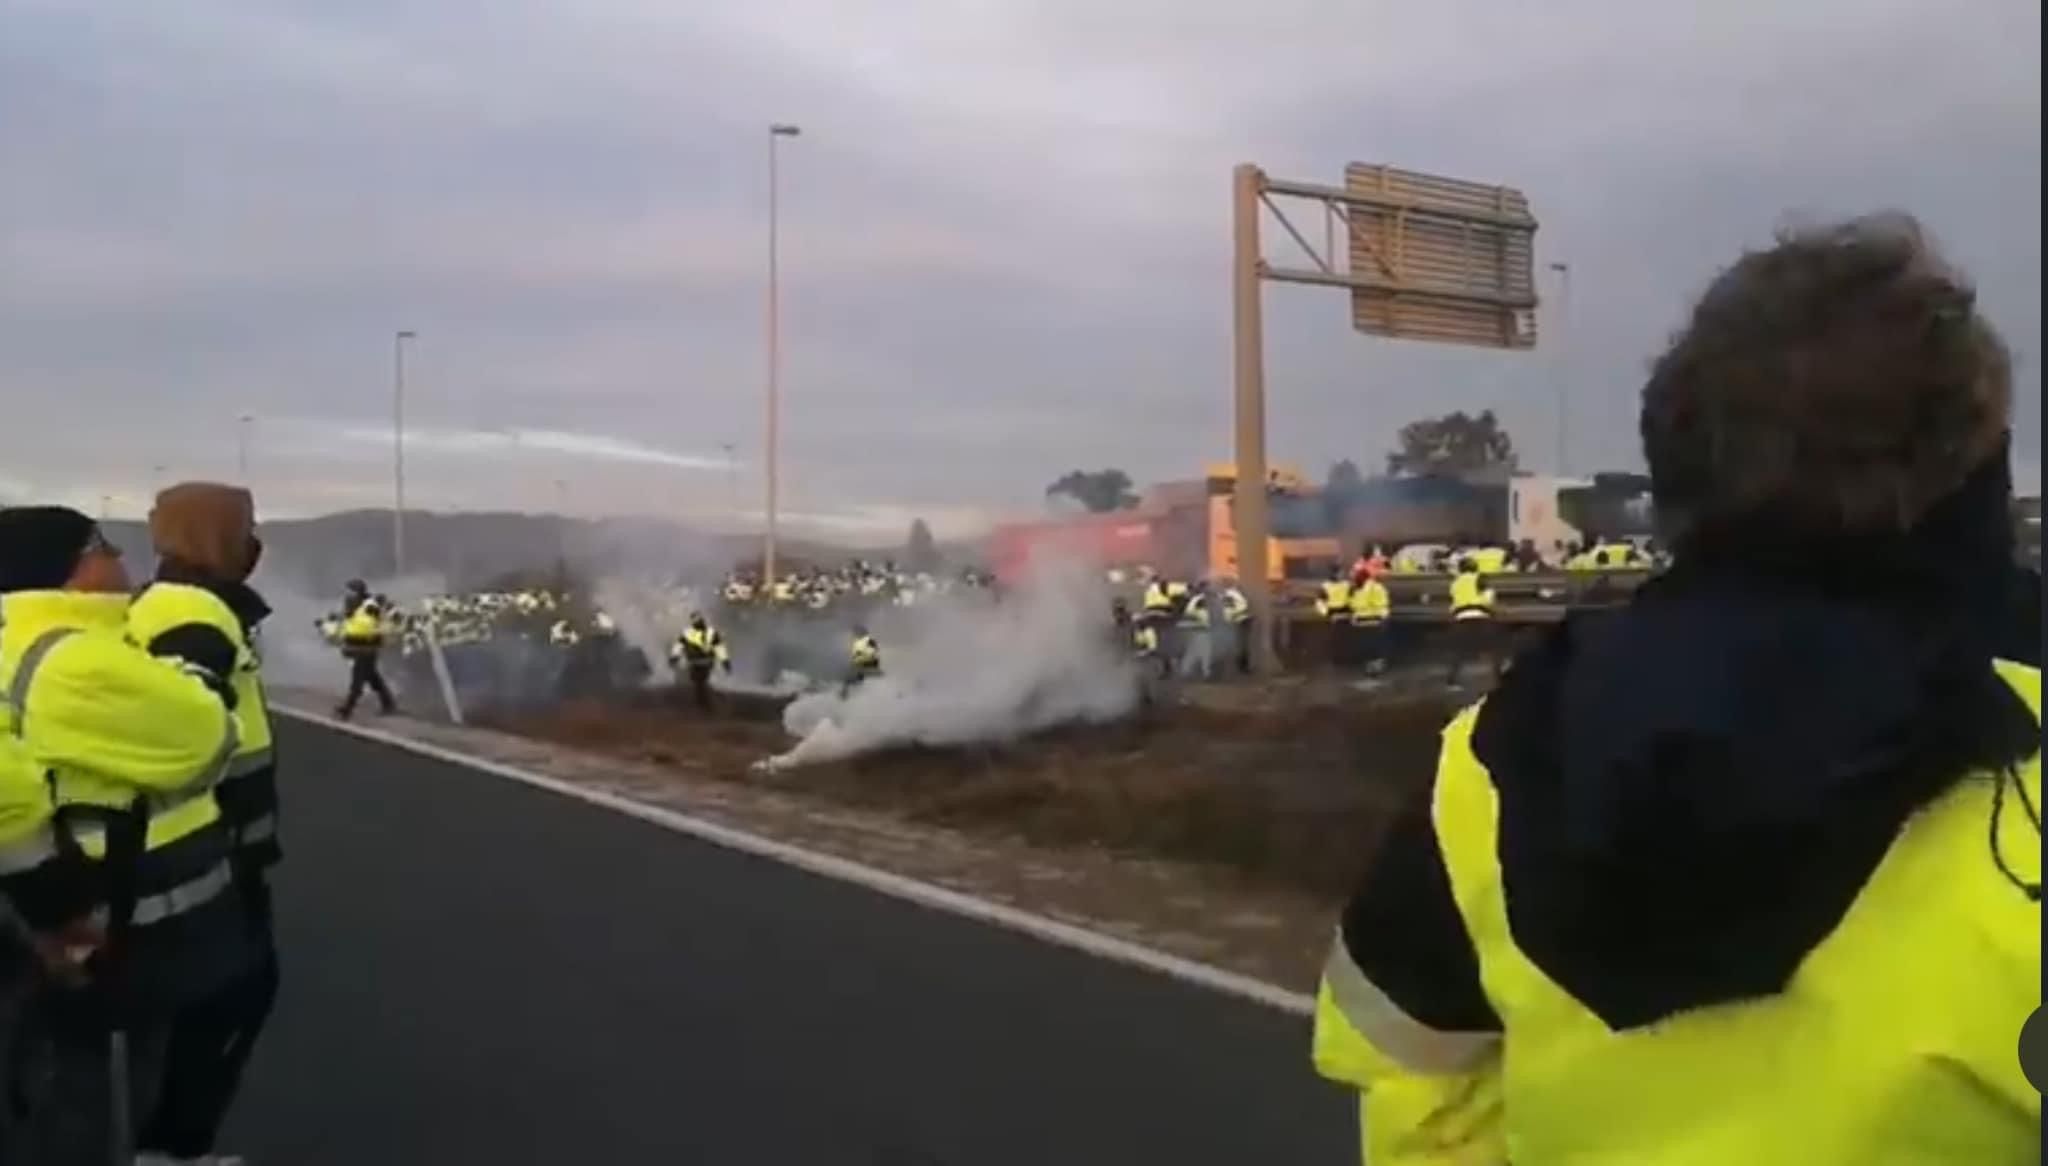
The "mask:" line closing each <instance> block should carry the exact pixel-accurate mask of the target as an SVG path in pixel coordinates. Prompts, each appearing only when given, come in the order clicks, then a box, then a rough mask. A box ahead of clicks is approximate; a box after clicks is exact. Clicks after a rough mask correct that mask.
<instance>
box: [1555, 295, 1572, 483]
mask: <svg viewBox="0 0 2048 1166" xmlns="http://www.w3.org/2000/svg"><path fill="white" fill-rule="evenodd" d="M1550 270H1551V271H1553V272H1555V273H1556V274H1557V349H1558V353H1557V476H1558V477H1560V478H1563V477H1569V476H1570V475H1571V472H1572V470H1571V464H1572V463H1571V440H1572V438H1571V433H1572V420H1571V400H1572V359H1571V353H1572V265H1571V264H1569V263H1553V264H1551V265H1550Z"/></svg>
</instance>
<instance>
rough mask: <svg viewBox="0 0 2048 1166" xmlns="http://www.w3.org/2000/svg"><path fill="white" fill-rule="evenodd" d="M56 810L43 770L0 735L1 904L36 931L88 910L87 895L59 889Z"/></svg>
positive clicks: (18, 744) (16, 744)
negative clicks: (54, 818) (54, 819)
mask: <svg viewBox="0 0 2048 1166" xmlns="http://www.w3.org/2000/svg"><path fill="white" fill-rule="evenodd" d="M55 809H56V807H55V806H53V805H52V804H51V802H50V787H49V785H48V783H46V782H45V781H44V780H43V770H42V767H41V766H39V765H37V764H36V762H35V758H33V757H31V756H29V752H28V749H27V748H26V747H25V746H24V745H22V743H21V742H19V741H16V740H15V739H14V738H13V737H11V736H0V904H4V906H6V907H11V908H12V909H13V911H14V913H15V914H17V915H19V916H20V917H21V918H22V920H23V921H24V922H26V923H27V924H28V925H29V926H30V927H32V928H36V929H39V930H47V929H49V928H53V927H56V926H58V925H59V924H62V923H65V922H67V921H69V920H70V919H74V918H76V917H78V916H80V915H83V914H85V913H86V911H88V910H90V909H91V907H92V901H91V896H90V895H89V894H77V895H73V894H67V893H66V888H63V887H61V886H60V885H58V883H59V881H60V880H61V875H60V874H59V872H58V867H59V866H60V865H61V864H62V862H63V860H62V859H60V858H59V857H58V852H57V835H56V831H55V829H54V828H53V824H52V821H51V819H52V816H53V814H54V813H55ZM74 889H75V888H74Z"/></svg>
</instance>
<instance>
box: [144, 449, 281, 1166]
mask: <svg viewBox="0 0 2048 1166" xmlns="http://www.w3.org/2000/svg"><path fill="white" fill-rule="evenodd" d="M149 532H150V541H151V543H152V545H153V546H154V548H155V550H156V553H157V571H156V579H155V581H154V582H153V583H151V584H150V585H149V586H148V587H146V588H144V589H143V592H142V594H141V595H139V596H137V597H136V600H135V602H134V604H133V605H131V606H130V607H129V609H128V633H129V638H130V639H132V640H133V641H134V642H135V643H137V644H138V645H141V646H142V647H143V648H145V649H147V650H148V651H149V652H150V653H151V654H152V655H155V656H161V657H167V658H171V659H177V660H183V661H189V662H193V663H197V664H199V665H201V666H203V667H205V668H206V669H207V671H209V672H211V673H212V674H214V675H216V676H224V677H228V678H229V681H230V685H231V687H232V688H233V690H234V694H235V720H236V725H237V728H238V733H239V737H240V744H239V745H238V747H237V749H236V751H235V755H234V757H233V758H232V759H231V760H230V761H229V762H228V766H227V769H226V771H225V772H224V773H223V774H222V775H221V781H220V784H219V785H218V786H216V787H215V789H214V797H215V799H216V800H217V801H218V802H219V803H220V811H221V819H222V822H223V823H224V825H225V826H226V827H227V829H228V831H229V833H230V835H231V836H232V838H233V843H234V849H233V852H232V855H231V865H232V868H233V871H234V875H235V894H236V895H237V897H238V898H239V899H240V901H241V904H242V907H243V909H244V911H245V912H246V914H247V918H248V924H249V932H250V937H251V941H252V942H253V943H254V944H255V947H256V953H257V958H256V959H255V960H254V961H253V963H252V964H251V966H250V968H249V970H248V974H246V975H245V976H242V977H241V978H239V979H237V980H235V981H232V982H231V983H229V984H228V985H227V986H226V987H224V988H223V989H222V990H221V991H219V992H217V993H215V994H214V995H213V996H212V997H210V998H208V999H206V1000H203V1001H200V1002H199V1003H197V1004H196V1005H194V1006H192V1007H190V1008H186V1009H184V1010H182V1011H181V1012H179V1013H178V1014H177V1015H176V1016H175V1017H173V1018H172V1022H171V1025H172V1027H171V1034H170V1043H169V1046H168V1048H167V1050H166V1060H165V1070H164V1085H163V1092H162V1096H161V1097H160V1098H159V1099H158V1102H157V1108H156V1112H155V1113H154V1114H144V1115H140V1118H141V1124H140V1127H139V1131H138V1134H139V1136H138V1139H137V1141H138V1144H139V1145H140V1147H141V1149H142V1150H143V1156H142V1158H141V1159H139V1160H138V1161H140V1162H143V1163H155V1162H194V1161H207V1160H208V1159H207V1158H206V1155H210V1154H212V1153H213V1151H214V1143H215V1141H216V1140H217V1139H218V1137H219V1134H220V1127H221V1123H222V1121H223V1120H224V1119H225V1118H226V1116H227V1111H228V1108H229V1106H230V1105H231V1104H232V1103H233V1101H234V1098H235V1094H236V1092H237V1091H238V1089H239V1088H240V1083H241V1077H242V1071H243V1069H244V1067H245V1066H246V1065H247V1064H248V1060H249V1054H250V1053H251V1052H252V1051H253V1050H254V1048H255V1045H256V1039H257V1037H258V1036H259V1035H260V1034H261V1033H262V1031H263V1027H264V1024H265V1022H266V1021H267V1020H268V1019H269V1016H270V1011H271V1008H272V1006H273V1004H274V1003H275V1002H276V999H277V986H278V963H277V947H276V936H275V929H274V927H273V926H272V920H271V901H270V886H269V871H270V868H271V867H273V866H275V865H276V864H277V863H278V862H279V861H281V860H282V858H283V856H284V855H283V851H282V850H281V849H280V847H279V844H278V798H277V775H276V760H275V755H274V748H273V743H272V742H273V737H272V733H271V726H270V710H269V706H268V700H267V698H266V695H265V693H264V690H263V678H262V674H261V660H260V658H259V657H258V655H257V645H258V631H259V628H260V626H261V625H262V623H263V621H264V619H265V618H267V617H268V616H269V615H270V605H269V604H268V603H266V602H264V600H263V597H262V596H261V595H258V594H257V593H256V591H255V590H254V589H253V588H251V587H250V586H249V583H248V579H249V576H250V574H251V573H252V572H254V571H255V569H256V563H257V561H258V559H260V558H261V556H262V553H263V544H262V543H261V542H260V541H259V540H258V539H257V537H256V503H255V499H254V498H253V497H252V496H251V495H250V493H249V492H248V491H247V490H245V489H242V488H240V487H238V486H227V485H220V484H216V483H210V482H186V483H182V484H179V485H176V486H172V487H171V488H169V489H167V490H165V491H163V492H162V493H161V494H158V495H157V499H156V505H155V507H154V508H153V509H151V511H150V515H149ZM213 1160H214V1161H226V1160H228V1159H213Z"/></svg>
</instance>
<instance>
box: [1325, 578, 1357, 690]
mask: <svg viewBox="0 0 2048 1166" xmlns="http://www.w3.org/2000/svg"><path fill="white" fill-rule="evenodd" d="M1316 615H1317V616H1318V617H1320V618H1321V620H1322V623H1323V635H1324V636H1325V637H1326V638H1327V639H1328V642H1329V661H1330V667H1332V668H1346V667H1349V666H1350V664H1351V660H1352V657H1353V652H1352V638H1351V577H1350V576H1349V575H1347V574H1345V573H1344V569H1343V568H1341V567H1339V568H1335V569H1333V570H1332V571H1331V572H1330V577H1329V578H1327V579H1325V580H1323V585H1322V590H1321V592H1320V593H1319V594H1318V595H1317V596H1316Z"/></svg>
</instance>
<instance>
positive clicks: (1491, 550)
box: [1472, 547, 1508, 575]
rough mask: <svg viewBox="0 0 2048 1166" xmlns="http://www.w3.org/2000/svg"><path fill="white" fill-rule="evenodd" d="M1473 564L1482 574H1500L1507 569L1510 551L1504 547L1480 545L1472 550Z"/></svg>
mask: <svg viewBox="0 0 2048 1166" xmlns="http://www.w3.org/2000/svg"><path fill="white" fill-rule="evenodd" d="M1472 565H1473V566H1475V567H1477V568H1479V573H1480V574H1481V575H1498V574H1500V573H1501V572H1502V571H1505V570H1507V566H1508V552H1507V550H1506V549H1505V548H1503V547H1480V548H1479V549H1478V550H1476V551H1473V552H1472Z"/></svg>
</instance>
